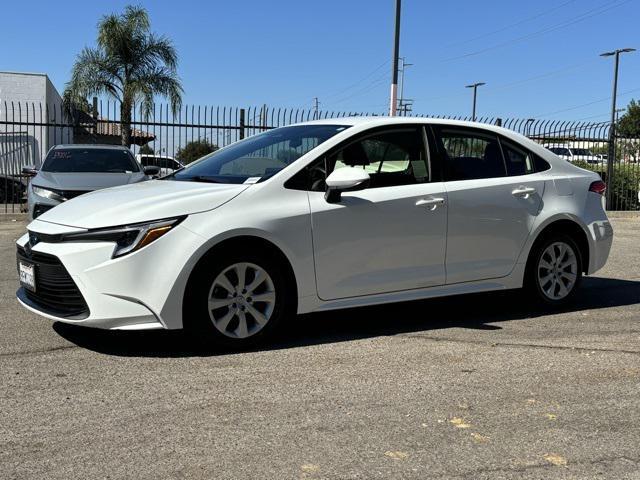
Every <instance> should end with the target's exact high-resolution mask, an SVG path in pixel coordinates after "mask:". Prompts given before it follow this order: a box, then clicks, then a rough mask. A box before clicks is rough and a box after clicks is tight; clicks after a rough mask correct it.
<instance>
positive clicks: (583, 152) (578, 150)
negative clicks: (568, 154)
mask: <svg viewBox="0 0 640 480" xmlns="http://www.w3.org/2000/svg"><path fill="white" fill-rule="evenodd" d="M571 151H572V152H573V154H574V155H580V156H585V157H592V156H593V153H591V150H587V149H586V148H572V149H571Z"/></svg>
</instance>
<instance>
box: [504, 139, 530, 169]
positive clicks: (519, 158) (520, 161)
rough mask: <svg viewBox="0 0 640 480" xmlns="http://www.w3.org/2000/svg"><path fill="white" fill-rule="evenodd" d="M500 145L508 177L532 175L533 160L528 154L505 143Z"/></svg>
mask: <svg viewBox="0 0 640 480" xmlns="http://www.w3.org/2000/svg"><path fill="white" fill-rule="evenodd" d="M501 143H502V151H503V152H504V157H505V160H506V163H507V174H508V175H509V176H516V175H527V174H529V173H533V158H532V156H531V154H530V153H528V152H525V151H524V150H521V149H519V148H516V147H514V146H512V145H510V144H507V143H505V142H501Z"/></svg>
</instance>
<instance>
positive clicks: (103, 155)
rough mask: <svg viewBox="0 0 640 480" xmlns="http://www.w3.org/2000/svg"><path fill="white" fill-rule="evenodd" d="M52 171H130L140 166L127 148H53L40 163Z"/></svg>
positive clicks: (44, 170) (136, 169)
mask: <svg viewBox="0 0 640 480" xmlns="http://www.w3.org/2000/svg"><path fill="white" fill-rule="evenodd" d="M42 171H43V172H52V173H131V172H139V171H140V168H139V167H138V164H137V162H136V160H135V158H133V155H132V154H131V152H130V151H128V150H122V149H119V148H76V147H74V148H55V149H53V150H51V151H50V152H49V154H48V155H47V158H45V160H44V163H43V164H42Z"/></svg>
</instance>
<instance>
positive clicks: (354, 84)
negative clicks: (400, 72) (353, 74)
mask: <svg viewBox="0 0 640 480" xmlns="http://www.w3.org/2000/svg"><path fill="white" fill-rule="evenodd" d="M390 61H391V60H386V61H384V62H383V63H381V64H380V65H378V66H377V67H376V68H374V69H373V70H372V71H371V72H369V73H368V74H367V75H365V76H364V77H362V78H361V79H360V80H358V81H357V82H355V83H352V84H351V85H349V86H348V87H345V88H341V89H340V90H336V91H334V92H333V93H329V94H327V95H323V96H322V98H331V97H336V96H340V95H341V94H343V93H344V92H346V91H348V90H351V89H352V88H355V87H357V86H358V85H360V84H361V83H362V82H364V81H365V80H368V79H369V78H370V77H371V76H372V75H373V74H375V73H376V72H378V71H379V70H380V69H381V68H383V67H385V66H387V64H388V63H389V62H390ZM385 76H386V73H385Z"/></svg>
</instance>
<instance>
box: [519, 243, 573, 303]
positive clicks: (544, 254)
mask: <svg viewBox="0 0 640 480" xmlns="http://www.w3.org/2000/svg"><path fill="white" fill-rule="evenodd" d="M526 277H527V278H526V282H525V283H526V286H527V289H528V290H529V292H530V293H532V294H534V295H535V297H536V298H537V299H538V300H540V301H542V302H543V303H545V304H547V305H561V304H564V303H566V302H568V301H570V300H571V299H572V298H573V297H574V295H575V293H576V291H577V289H578V287H579V286H580V282H581V280H582V257H581V255H580V249H579V248H578V246H577V244H576V242H575V241H574V240H573V239H572V238H571V237H570V236H568V235H565V234H556V235H552V236H549V237H547V238H545V239H544V240H542V241H541V242H539V243H538V244H537V245H535V246H534V249H533V251H532V252H531V256H530V258H529V263H528V265H527V273H526Z"/></svg>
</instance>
